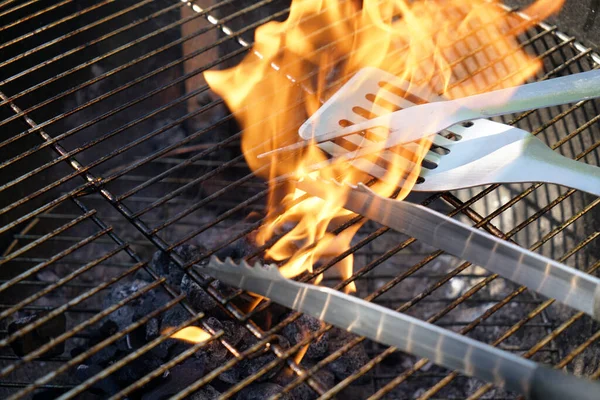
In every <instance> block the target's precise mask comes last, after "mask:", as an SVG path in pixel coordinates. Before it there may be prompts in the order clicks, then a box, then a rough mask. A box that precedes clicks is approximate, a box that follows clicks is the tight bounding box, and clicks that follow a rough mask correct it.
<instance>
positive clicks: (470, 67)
mask: <svg viewBox="0 0 600 400" xmlns="http://www.w3.org/2000/svg"><path fill="white" fill-rule="evenodd" d="M562 2H563V1H557V0H538V1H537V2H535V3H534V4H533V5H531V6H530V7H529V8H528V9H526V10H524V13H525V14H528V15H529V16H530V17H531V19H529V20H524V19H522V18H520V17H519V16H516V15H514V14H511V13H507V12H506V11H505V10H504V9H502V8H501V7H500V6H499V5H498V4H496V3H495V2H493V1H486V0H455V1H449V0H448V1H444V0H429V1H408V0H387V1H385V0H363V1H362V2H360V1H358V0H293V1H292V4H291V9H290V14H289V17H288V19H287V20H286V21H284V22H269V23H267V24H265V25H263V26H261V27H260V28H258V29H257V30H256V34H255V45H254V48H253V51H252V52H251V53H250V54H249V55H248V56H247V57H246V58H245V59H244V60H243V61H242V62H241V63H240V64H239V65H237V66H236V67H234V68H231V69H228V70H224V71H207V72H206V73H205V78H206V80H207V82H208V83H209V85H210V86H211V88H212V89H213V90H214V91H215V92H216V93H218V94H219V95H220V96H221V97H223V98H224V99H225V101H226V102H227V104H228V106H229V107H230V109H231V110H232V111H234V112H235V113H236V117H237V119H238V121H239V122H240V124H241V126H242V127H243V128H244V133H243V136H242V150H243V152H244V155H245V158H246V161H247V162H248V165H249V166H250V167H251V168H252V170H253V171H254V172H255V173H256V174H257V175H259V176H261V177H264V178H265V179H271V178H274V177H277V176H280V175H283V174H293V175H294V176H296V177H297V178H298V179H302V178H303V177H306V176H307V175H310V174H311V173H312V174H314V172H310V168H309V167H310V166H312V165H314V164H316V163H318V162H322V161H325V160H326V157H325V155H324V154H323V153H322V152H321V151H320V150H319V148H318V147H317V146H311V147H308V148H306V149H304V150H303V151H301V152H300V151H299V152H297V153H294V154H272V155H271V156H269V157H266V158H261V159H258V158H257V157H256V156H257V155H258V154H261V153H264V152H266V151H269V150H273V149H276V148H279V147H282V146H285V145H287V144H290V143H293V142H295V141H297V140H298V134H297V129H298V127H299V125H300V124H301V123H302V122H303V121H304V120H305V119H306V118H307V117H308V116H310V115H312V114H313V113H314V112H315V111H316V110H317V109H318V108H319V107H320V105H321V104H322V103H323V102H324V101H326V100H327V98H329V97H330V96H331V95H332V94H333V93H335V91H336V90H337V89H339V87H340V86H341V84H343V83H344V82H345V81H346V80H347V79H349V78H350V77H351V76H352V75H353V74H354V73H356V72H357V71H358V70H360V69H361V68H364V67H367V66H370V67H378V68H380V69H383V70H386V71H388V72H390V73H392V74H395V75H396V76H398V77H400V78H402V79H404V80H406V81H409V82H410V83H411V84H415V85H420V86H421V85H429V86H430V87H431V88H432V89H433V90H434V91H435V92H437V93H439V94H443V95H445V96H447V97H449V98H452V97H462V96H466V95H470V94H475V93H478V92H482V91H488V90H491V89H500V88H502V87H510V86H514V85H517V84H521V83H523V82H524V81H525V80H526V79H527V78H529V77H531V76H532V75H533V74H534V73H535V72H536V71H537V70H538V69H539V67H540V62H539V60H537V59H534V58H533V57H531V56H530V55H528V54H527V52H526V51H525V50H524V49H523V48H522V47H520V46H519V42H518V41H517V39H516V38H517V36H518V35H519V34H520V33H522V32H524V31H525V30H526V29H527V28H528V27H530V26H532V25H533V24H534V23H535V21H537V20H541V19H544V18H545V17H547V16H548V15H550V14H551V13H554V12H556V11H558V10H559V9H560V7H561V5H562ZM490 65H491V66H490ZM498 76H500V77H502V78H503V80H502V81H499V80H498V78H497V77H498ZM429 148H430V142H429V141H428V140H427V139H422V140H420V141H418V142H417V143H416V145H413V146H411V147H410V150H407V148H404V149H403V150H402V151H398V152H396V153H394V154H396V155H394V156H393V157H388V158H387V159H386V169H387V171H388V172H387V173H388V175H389V176H388V177H386V178H387V179H385V180H382V181H378V182H377V183H375V184H374V185H373V186H372V189H373V190H375V191H376V192H378V193H379V194H381V195H383V196H390V195H391V194H392V193H393V192H394V191H396V190H397V189H399V194H398V197H397V198H398V199H399V200H401V199H403V198H405V197H406V196H407V195H408V193H409V192H410V190H411V189H412V187H413V185H414V184H415V182H416V179H417V177H418V175H419V172H420V164H421V161H422V160H423V157H424V156H425V154H426V153H427V151H428V150H429ZM369 157H370V159H372V160H375V159H377V155H370V156H369ZM318 174H319V176H320V177H321V178H324V179H336V180H337V181H339V182H357V181H366V180H368V176H365V174H364V173H363V172H359V171H357V170H354V169H352V168H351V167H349V166H348V164H347V163H346V162H333V163H331V164H330V165H328V166H327V167H324V168H322V169H321V170H319V172H318ZM271 182H272V181H271ZM390 182H395V184H392V183H390ZM328 186H331V187H330V189H328V193H327V196H325V198H323V199H321V198H315V197H310V196H306V194H305V193H303V192H301V191H299V190H298V189H296V188H294V186H293V185H291V184H286V185H281V184H275V183H272V184H271V190H270V195H269V199H268V206H269V210H270V211H271V212H270V213H269V215H268V221H267V223H266V224H264V225H263V227H262V228H261V229H260V231H259V232H258V235H257V236H256V239H257V241H258V242H259V244H260V245H262V244H264V243H267V242H268V241H272V240H274V238H278V239H277V240H276V241H275V243H274V244H273V245H272V246H271V247H270V249H269V250H268V252H267V256H268V257H270V258H271V259H273V260H275V261H279V262H282V264H283V265H282V267H281V271H282V273H283V274H285V275H286V276H288V277H293V276H296V275H298V274H301V273H302V272H304V271H312V269H313V266H314V265H315V264H316V263H317V262H327V260H330V259H331V258H332V257H336V256H338V255H340V254H341V253H343V252H344V251H345V250H347V249H348V247H349V246H350V243H351V240H352V238H353V237H354V235H355V234H356V232H357V230H358V229H359V228H360V224H356V225H353V226H352V227H351V228H348V229H346V230H344V231H343V233H342V234H340V235H334V234H333V233H331V230H332V228H334V227H336V226H339V223H340V222H343V221H345V220H347V219H348V218H349V217H352V214H351V213H350V212H348V211H346V210H344V209H343V207H342V205H343V203H344V198H345V195H346V189H345V188H344V186H335V185H328ZM282 204H284V205H286V206H285V207H286V208H285V210H284V212H283V213H282V212H281V211H280V207H281V205H282ZM275 210H278V212H274V211H275ZM338 268H339V269H340V272H341V277H342V279H345V278H347V277H349V276H350V275H351V274H352V268H353V267H352V258H351V256H348V257H346V258H344V259H343V261H342V262H340V263H338ZM320 279H322V277H317V281H320ZM347 290H354V287H353V286H352V285H349V286H348V287H347Z"/></svg>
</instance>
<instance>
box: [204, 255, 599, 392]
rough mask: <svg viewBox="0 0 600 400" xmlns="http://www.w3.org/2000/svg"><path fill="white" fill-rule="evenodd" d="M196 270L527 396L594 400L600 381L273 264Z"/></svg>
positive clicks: (214, 262) (217, 264)
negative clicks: (289, 274)
mask: <svg viewBox="0 0 600 400" xmlns="http://www.w3.org/2000/svg"><path fill="white" fill-rule="evenodd" d="M193 268H194V269H195V270H196V271H197V272H200V273H205V274H208V275H211V276H212V277H213V278H216V279H219V280H220V281H222V282H224V283H226V284H229V285H232V286H236V287H238V288H240V289H244V290H247V291H250V292H253V293H256V294H259V295H261V296H264V297H267V298H269V299H270V300H272V301H274V302H276V303H279V304H281V305H284V306H286V307H289V308H292V309H294V310H296V311H299V312H303V313H305V314H308V315H311V316H313V317H315V318H318V319H320V320H322V321H325V322H327V323H330V324H332V325H334V326H337V327H339V328H342V329H346V330H347V331H349V332H353V333H355V334H357V335H361V336H365V337H368V338H370V339H372V340H375V341H377V342H380V343H383V344H386V345H389V346H394V347H396V348H398V349H400V350H402V351H405V352H407V353H410V354H413V355H416V356H419V357H426V358H428V359H430V360H431V361H432V362H433V363H435V364H438V365H441V366H444V367H447V368H451V369H456V370H459V371H461V372H462V373H464V374H466V375H469V376H474V377H477V378H481V379H484V380H486V381H488V382H493V383H494V384H496V385H499V386H505V387H506V388H507V389H508V390H511V391H516V392H519V393H522V394H524V395H525V396H527V398H530V399H536V400H537V399H540V400H541V399H544V400H554V399H556V400H559V399H560V400H562V399H566V398H576V399H583V400H586V399H597V398H598V393H600V385H598V384H597V383H595V382H592V381H589V380H586V379H580V378H576V377H575V376H573V375H568V374H565V373H562V372H559V371H556V370H553V369H550V368H548V367H546V366H543V365H541V364H538V363H536V362H534V361H531V360H527V359H524V358H521V357H519V356H517V355H514V354H511V353H509V352H507V351H503V350H500V349H497V348H495V347H492V346H490V345H487V344H484V343H481V342H478V341H476V340H473V339H470V338H468V337H466V336H462V335H459V334H457V333H454V332H451V331H449V330H446V329H443V328H440V327H438V326H436V325H433V324H430V323H427V322H424V321H421V320H419V319H417V318H413V317H410V316H408V315H406V314H402V313H399V312H396V311H393V310H390V309H388V308H385V307H382V306H380V305H377V304H374V303H370V302H367V301H365V300H362V299H359V298H357V297H353V296H350V295H347V294H344V293H342V292H339V291H336V290H333V289H330V288H326V287H321V286H315V285H311V284H306V283H300V282H295V281H292V280H290V279H286V278H284V277H283V276H282V275H281V273H280V272H279V270H278V268H277V266H275V265H265V266H263V265H260V264H256V265H255V266H254V267H251V266H250V265H249V264H247V263H246V262H245V261H242V262H241V263H240V264H235V263H234V262H233V261H232V260H231V259H230V258H228V259H226V260H225V261H223V262H222V261H220V260H219V259H217V258H216V257H214V256H213V257H211V258H210V260H209V262H208V263H207V264H206V265H205V266H199V265H194V266H193Z"/></svg>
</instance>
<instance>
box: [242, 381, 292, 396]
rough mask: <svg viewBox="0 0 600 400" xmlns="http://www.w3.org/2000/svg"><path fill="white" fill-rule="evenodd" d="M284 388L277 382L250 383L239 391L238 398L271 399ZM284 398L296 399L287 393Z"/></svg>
mask: <svg viewBox="0 0 600 400" xmlns="http://www.w3.org/2000/svg"><path fill="white" fill-rule="evenodd" d="M282 390H283V388H282V387H281V386H279V385H277V384H275V383H269V382H265V383H256V384H253V385H250V386H248V387H246V388H244V389H242V391H240V392H239V393H238V395H237V396H236V399H237V400H265V399H270V398H271V397H274V396H276V395H278V394H280V393H281V391H282ZM281 399H283V400H294V398H293V397H292V396H291V395H290V394H289V393H286V394H284V395H282V396H281Z"/></svg>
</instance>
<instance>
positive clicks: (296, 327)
mask: <svg viewBox="0 0 600 400" xmlns="http://www.w3.org/2000/svg"><path fill="white" fill-rule="evenodd" d="M322 327H323V324H322V322H321V321H320V320H318V319H317V318H313V317H311V316H310V315H302V316H301V317H300V318H298V319H297V320H295V321H294V322H292V323H291V324H288V325H287V326H286V327H285V328H283V331H282V332H281V333H282V334H283V335H284V336H285V337H286V338H287V339H288V340H289V341H290V343H291V344H292V345H296V344H297V343H299V342H301V341H303V340H304V339H305V338H306V337H307V336H308V335H310V334H311V333H313V332H316V331H318V330H319V329H321V328H322ZM328 348H329V332H325V333H324V334H322V335H321V336H319V337H317V338H315V339H313V340H312V341H311V343H310V345H309V346H308V349H307V350H306V354H305V355H304V357H306V358H307V359H309V360H320V359H322V358H323V357H324V356H325V354H326V353H327V350H328Z"/></svg>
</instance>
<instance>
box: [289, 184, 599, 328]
mask: <svg viewBox="0 0 600 400" xmlns="http://www.w3.org/2000/svg"><path fill="white" fill-rule="evenodd" d="M326 185H340V184H339V183H337V182H331V181H324V180H321V179H318V180H315V179H312V178H308V177H307V178H304V179H303V180H301V181H299V182H298V188H299V189H301V190H303V191H305V192H307V193H309V194H311V195H313V196H317V197H321V198H324V197H325V195H326V193H328V192H329V191H328V189H327V187H326ZM346 187H347V196H346V198H345V204H344V208H345V209H347V210H350V211H353V212H355V213H357V214H360V215H362V216H364V217H366V218H369V219H371V220H373V221H376V222H379V223H381V224H383V225H385V226H387V227H389V228H391V229H394V230H396V231H398V232H402V233H405V234H407V235H409V236H412V237H414V238H415V239H418V240H421V241H423V242H424V243H428V244H430V245H432V246H435V247H436V248H438V249H441V250H444V251H446V252H448V253H450V254H453V255H455V256H457V257H460V258H462V259H464V260H467V261H470V262H471V263H473V264H477V265H480V266H482V267H484V268H486V269H488V270H489V271H492V272H495V273H497V274H499V275H500V276H502V277H504V278H506V279H509V280H511V281H513V282H516V283H518V284H521V285H524V286H527V287H528V288H529V289H531V290H533V291H535V292H538V293H540V294H543V295H544V296H547V297H550V298H553V299H556V300H557V301H559V302H561V303H563V304H566V305H568V306H570V307H573V308H575V309H577V310H579V311H583V312H584V313H586V314H588V315H590V316H592V317H593V318H595V319H597V320H600V279H598V278H596V277H595V276H592V275H589V274H586V273H584V272H581V271H578V270H576V269H574V268H570V267H568V266H566V265H564V264H561V263H559V262H557V261H554V260H551V259H549V258H547V257H544V256H542V255H540V254H537V253H534V252H532V251H529V250H527V249H524V248H522V247H519V246H517V245H515V244H512V243H510V242H507V241H505V240H502V239H499V238H496V237H494V236H492V235H490V234H488V233H487V232H484V231H482V230H478V229H475V228H472V227H470V226H467V225H465V224H462V223H460V222H458V221H456V220H454V219H452V218H449V217H447V216H445V215H443V214H440V213H438V212H436V211H433V210H431V209H429V208H427V207H423V206H420V205H417V204H413V203H409V202H407V201H397V200H393V199H387V198H385V197H381V196H379V195H378V194H376V193H375V192H373V191H371V190H370V189H369V188H367V187H366V186H364V185H363V184H358V186H354V187H353V186H350V185H346Z"/></svg>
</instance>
